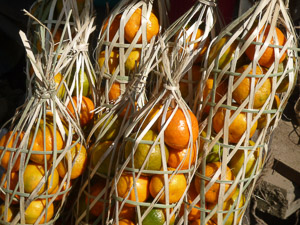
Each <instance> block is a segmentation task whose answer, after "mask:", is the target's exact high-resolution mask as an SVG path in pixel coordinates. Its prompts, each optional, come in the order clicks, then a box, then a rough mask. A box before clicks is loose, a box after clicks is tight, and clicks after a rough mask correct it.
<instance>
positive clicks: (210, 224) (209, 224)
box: [191, 219, 216, 225]
mask: <svg viewBox="0 0 300 225" xmlns="http://www.w3.org/2000/svg"><path fill="white" fill-rule="evenodd" d="M200 224H201V221H200V219H197V220H193V221H192V223H191V225H200ZM206 225H216V224H215V223H214V222H213V221H212V220H209V221H207V223H206Z"/></svg>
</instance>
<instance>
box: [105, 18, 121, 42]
mask: <svg viewBox="0 0 300 225" xmlns="http://www.w3.org/2000/svg"><path fill="white" fill-rule="evenodd" d="M121 17H122V15H120V14H119V15H116V16H115V18H114V19H113V21H112V22H111V23H110V26H109V30H108V31H107V32H108V34H107V33H106V34H105V39H104V40H107V38H106V37H107V35H108V40H109V41H112V40H113V38H114V37H115V35H116V33H117V32H118V30H119V28H120V21H121ZM108 21H109V18H107V19H106V20H105V23H104V25H103V27H102V33H101V34H102V35H103V34H104V32H105V30H106V29H107V25H108Z"/></svg>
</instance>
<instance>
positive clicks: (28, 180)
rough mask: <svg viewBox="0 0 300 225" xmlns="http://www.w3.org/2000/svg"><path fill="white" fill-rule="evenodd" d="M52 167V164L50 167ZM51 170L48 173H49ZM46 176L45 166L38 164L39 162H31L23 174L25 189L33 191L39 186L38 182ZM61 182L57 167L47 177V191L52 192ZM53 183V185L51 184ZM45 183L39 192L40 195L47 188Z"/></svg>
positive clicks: (27, 191) (28, 191) (29, 191)
mask: <svg viewBox="0 0 300 225" xmlns="http://www.w3.org/2000/svg"><path fill="white" fill-rule="evenodd" d="M48 168H50V166H49V167H48ZM50 172H51V170H50V171H49V172H48V173H47V175H49V174H50ZM44 176H45V169H44V166H42V165H38V164H32V163H29V164H28V165H27V166H26V168H25V171H24V175H23V181H24V191H25V192H26V193H31V192H33V191H34V189H35V188H36V187H37V186H38V184H39V183H40V182H41V180H42V179H44V180H45V178H43V177H44ZM51 182H52V183H51ZM58 182H59V175H58V172H57V170H56V169H54V172H53V174H50V176H49V177H48V179H47V183H46V184H47V191H48V193H49V194H51V193H52V192H53V191H54V190H55V188H56V187H57V185H58ZM50 185H51V186H50ZM45 188H46V187H45V184H43V186H42V187H41V189H40V190H39V192H38V193H37V194H38V195H40V194H42V193H43V192H44V191H46V189H45Z"/></svg>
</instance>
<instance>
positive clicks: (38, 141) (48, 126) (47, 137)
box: [28, 120, 65, 164]
mask: <svg viewBox="0 0 300 225" xmlns="http://www.w3.org/2000/svg"><path fill="white" fill-rule="evenodd" d="M44 126H45V129H44ZM36 129H38V131H37V134H36V136H35V130H36ZM34 137H35V139H34ZM55 138H56V146H54V143H55V142H54V139H55ZM44 142H45V144H46V146H44ZM64 144H65V143H64V141H63V138H62V136H61V134H60V132H59V130H58V128H56V132H55V134H54V127H53V123H52V121H51V120H46V121H44V120H40V123H39V126H38V127H37V128H36V127H32V129H31V131H30V135H29V140H28V148H31V145H33V148H32V154H31V155H30V160H31V161H33V162H35V163H38V164H44V163H45V160H44V158H45V159H46V161H47V162H50V161H51V160H52V154H53V153H52V151H53V150H54V149H55V147H56V149H57V150H61V149H63V147H64ZM35 151H47V152H49V153H47V154H39V153H35Z"/></svg>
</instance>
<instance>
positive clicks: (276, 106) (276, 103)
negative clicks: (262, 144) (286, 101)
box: [257, 95, 280, 129]
mask: <svg viewBox="0 0 300 225" xmlns="http://www.w3.org/2000/svg"><path fill="white" fill-rule="evenodd" d="M279 106H280V99H279V97H278V95H274V101H273V104H272V109H279ZM273 116H274V115H272V114H271V119H272V117H273ZM273 124H274V120H273V121H272V122H271V123H270V126H272V125H273ZM266 125H267V114H264V113H263V114H262V115H261V116H260V118H259V119H258V120H257V129H263V128H264V127H266Z"/></svg>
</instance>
